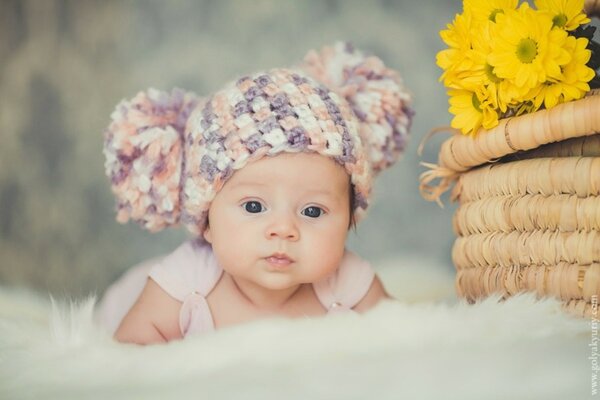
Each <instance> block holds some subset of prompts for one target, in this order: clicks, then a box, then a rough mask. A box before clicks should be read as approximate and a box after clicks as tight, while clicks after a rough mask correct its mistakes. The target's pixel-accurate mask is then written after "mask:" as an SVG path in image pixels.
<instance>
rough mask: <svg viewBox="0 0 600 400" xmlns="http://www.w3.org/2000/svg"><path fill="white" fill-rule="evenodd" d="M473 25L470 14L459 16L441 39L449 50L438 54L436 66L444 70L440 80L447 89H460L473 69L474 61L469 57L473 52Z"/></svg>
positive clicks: (444, 31) (441, 33) (441, 34)
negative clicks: (464, 78) (462, 82)
mask: <svg viewBox="0 0 600 400" xmlns="http://www.w3.org/2000/svg"><path fill="white" fill-rule="evenodd" d="M472 29H473V28H472V23H471V15H470V14H458V15H456V17H455V18H454V21H453V23H452V24H448V26H447V29H446V30H443V31H441V32H440V37H441V38H442V40H443V41H444V43H446V44H447V45H448V48H447V49H445V50H442V51H440V52H439V53H437V56H436V64H437V65H438V66H439V67H440V68H442V69H443V70H444V72H443V73H442V76H441V77H440V80H443V81H444V85H446V86H447V87H450V88H452V87H460V85H459V82H460V81H461V79H462V77H463V75H465V74H466V75H468V71H470V70H471V69H472V68H473V61H472V60H471V59H470V58H469V57H468V56H467V55H468V54H469V52H470V50H471V39H472Z"/></svg>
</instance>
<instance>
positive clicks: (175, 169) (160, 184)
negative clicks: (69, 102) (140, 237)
mask: <svg viewBox="0 0 600 400" xmlns="http://www.w3.org/2000/svg"><path fill="white" fill-rule="evenodd" d="M198 102H199V99H198V97H197V96H196V95H194V94H193V93H189V92H184V91H182V90H180V89H174V90H173V91H172V92H171V93H167V92H162V91H159V90H156V89H149V90H148V91H146V92H140V93H138V94H137V95H136V96H135V97H134V98H133V99H131V100H122V101H121V102H120V103H119V104H118V105H117V107H116V109H115V111H114V112H113V113H112V114H111V119H112V122H111V124H110V125H109V127H108V130H107V131H106V132H105V134H104V139H105V140H104V155H105V156H106V162H105V170H106V175H107V176H108V177H109V178H110V180H111V185H112V191H113V193H114V194H115V196H116V198H117V221H119V222H121V223H125V222H127V221H128V220H130V219H131V220H134V221H136V222H138V223H140V225H142V226H143V227H144V228H146V229H148V230H149V231H151V232H156V231H159V230H161V229H163V228H164V227H166V226H169V225H174V224H177V223H178V222H179V215H180V207H179V196H180V190H179V188H180V179H181V171H182V167H183V166H182V163H183V154H182V147H183V136H184V131H185V126H186V122H187V119H188V117H189V115H190V113H191V112H192V110H193V109H194V108H195V107H196V105H197V104H198Z"/></svg>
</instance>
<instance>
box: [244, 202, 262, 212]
mask: <svg viewBox="0 0 600 400" xmlns="http://www.w3.org/2000/svg"><path fill="white" fill-rule="evenodd" d="M242 206H243V207H244V210H246V211H248V212H249V213H251V214H257V213H259V212H261V211H263V206H262V204H260V202H258V201H254V200H251V201H247V202H245V203H244V204H242Z"/></svg>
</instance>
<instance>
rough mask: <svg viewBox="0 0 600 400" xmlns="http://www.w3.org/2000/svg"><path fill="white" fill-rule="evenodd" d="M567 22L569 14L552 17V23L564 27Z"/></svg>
mask: <svg viewBox="0 0 600 400" xmlns="http://www.w3.org/2000/svg"><path fill="white" fill-rule="evenodd" d="M566 24H567V16H566V15H565V14H558V15H555V16H554V18H552V25H553V26H557V27H559V28H562V27H563V26H565V25H566Z"/></svg>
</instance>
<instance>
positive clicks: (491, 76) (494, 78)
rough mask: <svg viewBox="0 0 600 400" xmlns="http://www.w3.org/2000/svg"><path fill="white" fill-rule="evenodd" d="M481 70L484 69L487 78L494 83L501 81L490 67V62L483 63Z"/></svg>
mask: <svg viewBox="0 0 600 400" xmlns="http://www.w3.org/2000/svg"><path fill="white" fill-rule="evenodd" d="M483 70H484V71H485V75H486V76H487V77H488V79H489V80H490V81H492V82H494V83H500V82H502V79H500V78H498V76H497V75H496V74H495V73H494V67H492V66H491V65H490V64H488V63H485V66H484V67H483Z"/></svg>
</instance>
